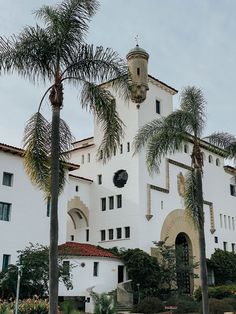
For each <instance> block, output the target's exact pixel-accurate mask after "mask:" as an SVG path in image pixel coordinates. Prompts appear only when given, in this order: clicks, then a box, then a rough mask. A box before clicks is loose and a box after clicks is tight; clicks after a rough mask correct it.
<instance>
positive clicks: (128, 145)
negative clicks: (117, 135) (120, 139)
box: [127, 142, 130, 153]
mask: <svg viewBox="0 0 236 314" xmlns="http://www.w3.org/2000/svg"><path fill="white" fill-rule="evenodd" d="M127 152H128V153H129V152H130V142H128V143H127Z"/></svg>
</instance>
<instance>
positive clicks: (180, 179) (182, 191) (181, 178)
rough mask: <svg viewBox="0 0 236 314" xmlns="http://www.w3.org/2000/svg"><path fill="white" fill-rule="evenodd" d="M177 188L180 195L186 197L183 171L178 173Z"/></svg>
mask: <svg viewBox="0 0 236 314" xmlns="http://www.w3.org/2000/svg"><path fill="white" fill-rule="evenodd" d="M177 188H178V193H179V196H181V197H184V194H185V177H184V175H183V173H182V172H180V173H179V174H178V175H177Z"/></svg>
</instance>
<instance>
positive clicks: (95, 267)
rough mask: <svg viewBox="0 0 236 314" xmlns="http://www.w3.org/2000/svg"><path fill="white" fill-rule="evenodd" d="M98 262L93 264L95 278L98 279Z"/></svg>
mask: <svg viewBox="0 0 236 314" xmlns="http://www.w3.org/2000/svg"><path fill="white" fill-rule="evenodd" d="M98 264H99V263H98V262H94V263H93V276H94V277H97V276H98Z"/></svg>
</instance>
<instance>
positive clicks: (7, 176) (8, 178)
mask: <svg viewBox="0 0 236 314" xmlns="http://www.w3.org/2000/svg"><path fill="white" fill-rule="evenodd" d="M12 183H13V174H12V173H9V172H3V179H2V184H3V185H6V186H12Z"/></svg>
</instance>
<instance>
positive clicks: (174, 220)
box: [160, 209, 200, 288]
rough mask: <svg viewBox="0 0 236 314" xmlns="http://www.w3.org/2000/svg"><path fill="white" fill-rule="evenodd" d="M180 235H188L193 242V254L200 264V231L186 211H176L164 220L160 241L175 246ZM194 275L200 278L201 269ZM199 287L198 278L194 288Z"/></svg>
mask: <svg viewBox="0 0 236 314" xmlns="http://www.w3.org/2000/svg"><path fill="white" fill-rule="evenodd" d="M180 233H184V234H186V236H187V239H189V241H191V253H192V256H194V262H198V261H199V259H200V252H199V240H198V231H197V229H196V227H195V226H194V224H193V222H192V220H191V217H190V216H189V215H188V214H187V212H186V210H184V209H175V210H173V211H172V212H170V213H169V214H168V215H167V216H166V218H165V220H164V223H163V225H162V229H161V235H160V240H161V241H165V242H166V244H167V245H175V242H176V238H177V236H178V234H180ZM194 273H195V274H196V275H198V276H200V270H199V268H197V269H194ZM199 285H200V279H199V278H196V279H195V280H194V283H193V288H197V287H199Z"/></svg>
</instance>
